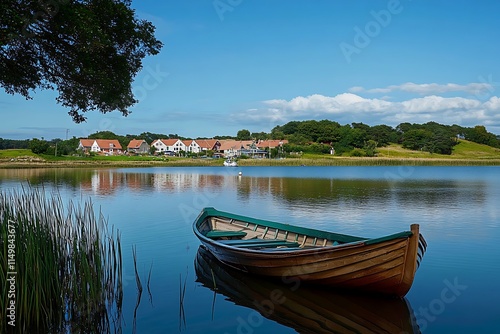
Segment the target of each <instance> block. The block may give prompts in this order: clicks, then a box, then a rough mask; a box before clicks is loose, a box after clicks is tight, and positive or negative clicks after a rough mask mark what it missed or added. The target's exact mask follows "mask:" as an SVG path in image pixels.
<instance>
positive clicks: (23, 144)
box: [0, 138, 30, 150]
mask: <svg viewBox="0 0 500 334" xmlns="http://www.w3.org/2000/svg"><path fill="white" fill-rule="evenodd" d="M29 145H30V141H29V140H27V139H26V140H15V139H3V138H0V150H6V149H15V148H16V149H27V148H29Z"/></svg>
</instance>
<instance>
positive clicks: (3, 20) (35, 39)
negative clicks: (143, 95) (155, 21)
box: [0, 0, 162, 123]
mask: <svg viewBox="0 0 500 334" xmlns="http://www.w3.org/2000/svg"><path fill="white" fill-rule="evenodd" d="M130 5H131V1H129V0H54V1H38V0H2V1H1V3H0V85H1V86H2V87H3V88H4V89H5V91H6V92H7V93H9V94H20V95H22V96H24V97H25V98H31V91H33V90H35V89H37V88H40V89H54V90H57V91H58V93H59V95H58V97H57V99H56V101H57V102H58V103H60V104H62V105H63V106H64V107H67V108H68V109H69V112H68V114H69V115H70V116H71V117H72V118H73V120H74V121H75V122H76V123H80V122H82V121H85V119H86V118H85V117H84V115H83V114H84V113H85V112H88V111H92V110H99V111H101V112H102V113H107V112H111V111H113V110H118V111H120V112H121V113H122V114H123V115H124V116H126V115H128V114H129V113H130V110H129V108H130V107H131V106H132V105H133V104H135V103H136V102H137V101H136V100H135V98H134V95H133V93H132V87H131V85H132V82H133V79H134V77H135V76H136V74H137V73H138V72H139V71H140V70H141V68H142V60H143V58H145V57H146V56H148V55H155V54H157V53H158V52H159V51H160V49H161V47H162V43H161V42H160V41H159V40H157V39H156V38H155V37H154V31H155V28H154V26H153V25H152V24H151V22H148V21H145V20H140V19H138V18H137V17H136V16H135V13H134V10H133V9H131V8H130Z"/></svg>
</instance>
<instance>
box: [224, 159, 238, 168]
mask: <svg viewBox="0 0 500 334" xmlns="http://www.w3.org/2000/svg"><path fill="white" fill-rule="evenodd" d="M224 166H226V167H238V163H237V162H236V161H234V160H231V159H226V160H225V161H224Z"/></svg>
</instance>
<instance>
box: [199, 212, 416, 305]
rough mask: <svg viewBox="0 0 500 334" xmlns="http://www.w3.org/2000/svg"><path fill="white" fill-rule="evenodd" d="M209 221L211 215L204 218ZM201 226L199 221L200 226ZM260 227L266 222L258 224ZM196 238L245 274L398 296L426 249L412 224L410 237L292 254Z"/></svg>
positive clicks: (406, 288)
mask: <svg viewBox="0 0 500 334" xmlns="http://www.w3.org/2000/svg"><path fill="white" fill-rule="evenodd" d="M207 218H208V219H209V216H208V217H205V218H203V219H207ZM240 219H241V217H240ZM201 224H202V223H201V222H198V226H201ZM261 224H264V223H262V221H261ZM195 226H196V224H195ZM280 226H283V225H280ZM309 231H310V230H309V229H307V231H306V232H309ZM312 231H315V230H312ZM196 232H197V228H196V227H195V233H196ZM317 232H321V231H317ZM196 234H197V236H198V238H199V239H200V241H201V243H202V244H203V245H204V247H206V249H207V250H208V251H210V252H211V253H212V254H213V255H214V256H215V258H217V259H218V260H219V261H221V262H223V263H225V264H226V265H228V266H231V267H233V268H236V269H238V270H240V271H243V272H247V273H250V274H255V275H260V276H267V277H270V278H273V279H275V280H281V281H282V282H285V283H290V282H296V283H297V284H300V283H306V284H321V285H327V286H331V287H336V288H347V289H356V290H363V291H370V292H373V293H379V294H385V295H393V296H399V297H403V296H404V295H405V294H406V293H407V292H408V291H409V289H410V288H411V285H412V283H413V279H414V275H415V272H416V269H417V266H418V263H419V259H420V258H421V256H422V255H423V252H424V251H425V248H426V244H425V240H424V239H423V237H421V236H420V234H419V231H418V225H413V226H412V231H411V233H407V234H405V235H403V236H401V237H396V238H388V240H380V241H377V242H370V241H369V240H358V241H354V242H347V243H344V244H340V245H336V246H318V247H304V248H300V247H299V248H296V247H295V248H293V249H290V250H288V249H286V248H282V249H271V250H270V249H247V248H241V247H234V246H231V245H226V244H224V243H221V242H220V241H218V240H212V239H210V238H207V237H205V236H204V235H203V233H200V232H199V231H198V233H196ZM316 238H317V237H316ZM419 253H421V254H422V255H420V256H419Z"/></svg>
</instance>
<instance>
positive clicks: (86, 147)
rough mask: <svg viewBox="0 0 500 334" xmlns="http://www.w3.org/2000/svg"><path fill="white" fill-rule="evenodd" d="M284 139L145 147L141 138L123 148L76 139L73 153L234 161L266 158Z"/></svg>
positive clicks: (175, 142) (201, 141) (156, 143)
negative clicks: (191, 155) (187, 156)
mask: <svg viewBox="0 0 500 334" xmlns="http://www.w3.org/2000/svg"><path fill="white" fill-rule="evenodd" d="M286 143H288V140H259V141H253V140H230V139H224V140H218V139H192V140H181V139H155V140H153V142H152V143H151V144H148V143H147V142H146V141H145V140H143V139H133V140H131V141H130V142H129V144H128V145H127V147H126V148H123V147H122V146H121V144H120V142H119V141H118V140H116V139H80V142H79V144H78V148H77V150H81V151H83V152H84V153H90V152H93V153H96V154H102V155H121V154H157V155H169V156H179V155H183V154H186V153H194V154H203V153H204V154H207V153H208V152H211V153H212V154H213V155H214V156H216V157H223V158H234V157H240V156H242V155H245V156H249V157H254V158H266V157H269V155H268V152H269V151H270V150H271V149H275V148H280V147H282V146H283V145H284V144H286Z"/></svg>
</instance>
